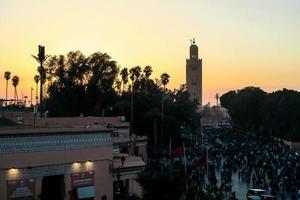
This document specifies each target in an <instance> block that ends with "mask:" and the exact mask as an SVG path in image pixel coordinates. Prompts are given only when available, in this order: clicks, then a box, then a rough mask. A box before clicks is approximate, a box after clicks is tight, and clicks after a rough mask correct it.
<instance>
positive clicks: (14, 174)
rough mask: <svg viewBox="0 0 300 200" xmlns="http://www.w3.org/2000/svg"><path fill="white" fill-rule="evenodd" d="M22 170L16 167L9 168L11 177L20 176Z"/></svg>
mask: <svg viewBox="0 0 300 200" xmlns="http://www.w3.org/2000/svg"><path fill="white" fill-rule="evenodd" d="M19 173H20V170H19V169H16V168H11V169H9V170H8V177H9V178H17V177H18V176H19Z"/></svg>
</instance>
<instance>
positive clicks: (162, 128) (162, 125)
mask: <svg viewBox="0 0 300 200" xmlns="http://www.w3.org/2000/svg"><path fill="white" fill-rule="evenodd" d="M164 102H165V97H164V93H162V99H161V126H160V133H161V138H163V135H164V107H165V106H164Z"/></svg>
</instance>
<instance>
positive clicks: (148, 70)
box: [143, 65, 153, 79]
mask: <svg viewBox="0 0 300 200" xmlns="http://www.w3.org/2000/svg"><path fill="white" fill-rule="evenodd" d="M143 72H144V75H145V77H146V78H147V79H148V78H149V77H150V76H151V74H152V72H153V70H152V67H151V66H149V65H147V66H146V67H145V68H144V70H143Z"/></svg>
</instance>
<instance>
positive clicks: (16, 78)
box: [12, 76, 19, 104]
mask: <svg viewBox="0 0 300 200" xmlns="http://www.w3.org/2000/svg"><path fill="white" fill-rule="evenodd" d="M12 85H13V86H14V88H15V93H14V101H15V104H16V100H17V102H18V91H17V86H18V85H19V77H18V76H14V77H13V78H12Z"/></svg>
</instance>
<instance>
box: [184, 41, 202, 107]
mask: <svg viewBox="0 0 300 200" xmlns="http://www.w3.org/2000/svg"><path fill="white" fill-rule="evenodd" d="M186 85H187V90H188V92H189V94H190V98H191V100H196V101H197V102H198V103H199V109H201V108H202V59H199V58H198V46H197V45H196V44H195V39H193V40H191V46H190V58H189V59H186Z"/></svg>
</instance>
